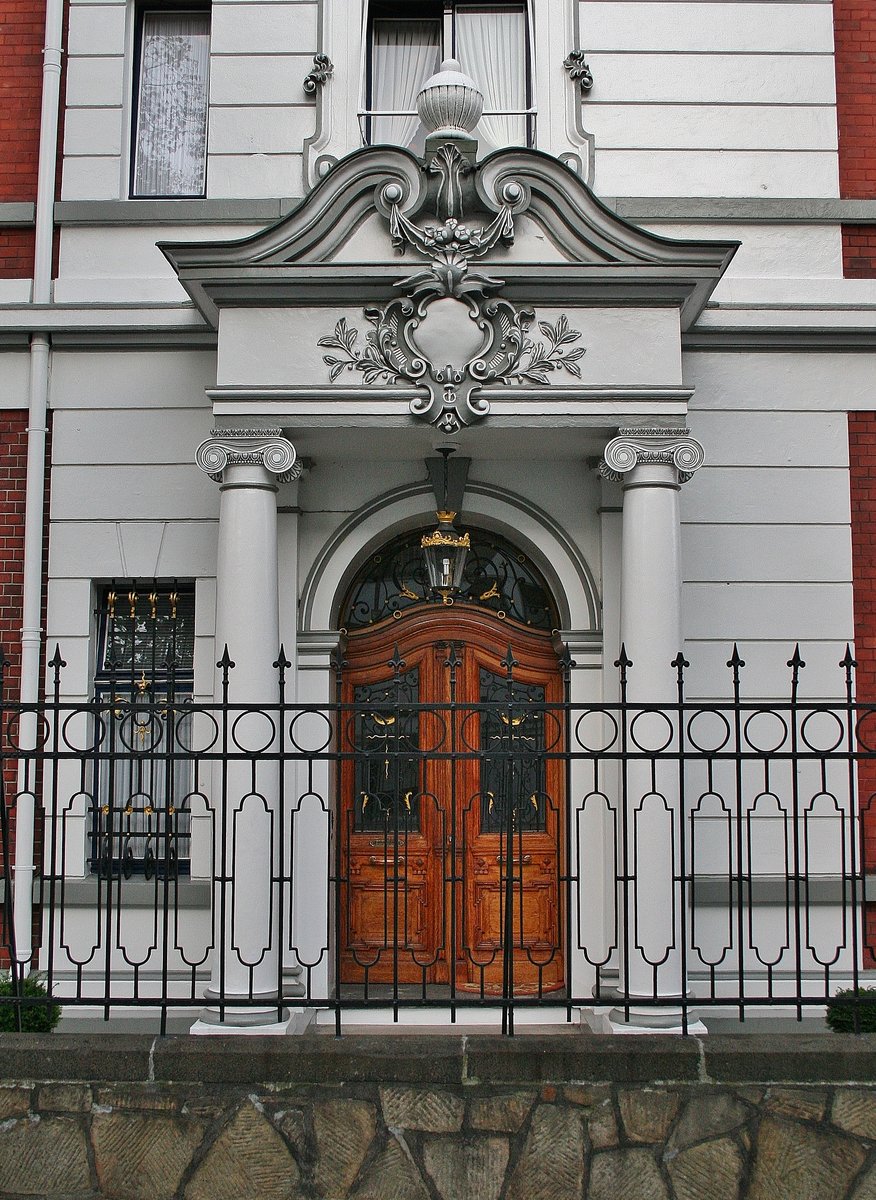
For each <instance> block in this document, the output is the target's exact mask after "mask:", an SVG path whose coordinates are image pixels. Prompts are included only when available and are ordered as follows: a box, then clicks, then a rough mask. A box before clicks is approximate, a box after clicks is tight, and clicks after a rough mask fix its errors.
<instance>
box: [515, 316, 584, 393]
mask: <svg viewBox="0 0 876 1200" xmlns="http://www.w3.org/2000/svg"><path fill="white" fill-rule="evenodd" d="M538 328H539V331H540V332H541V334H542V335H543V336H544V337H545V338H546V339H547V344H545V342H541V341H538V342H537V341H534V340H532V339H531V338H526V340H525V341H524V342H523V345H522V347H521V350H520V354H519V356H518V357H517V358H516V360H515V361H514V362H513V363H512V364H511V366H512V369H511V370H510V371H509V372H508V376H507V377H508V379H509V380H510V379H516V380H521V381H522V380H527V381H528V382H530V383H538V384H546V383H548V382H549V373H550V372H551V371H568V373H569V374H570V375H573V376H574V377H575V378H576V379H580V378H581V368H580V367H579V366H578V362H579V360H580V359H581V358H583V356H584V354H585V353H586V350H585V348H584V347H583V346H576V347H575V349H574V350H566V349H564V347H566V346H570V345H571V344H572V343H573V342H577V341H578V339H579V338H580V336H581V332H580V330H577V329H570V328H569V320H568V317H567V316H566V315H565V313H563V314H561V315H560V316H559V317H558V318H557V321H556V323H555V324H554V325H551V323H550V322H549V321H539V323H538Z"/></svg>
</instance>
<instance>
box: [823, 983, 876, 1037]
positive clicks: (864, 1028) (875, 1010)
mask: <svg viewBox="0 0 876 1200" xmlns="http://www.w3.org/2000/svg"><path fill="white" fill-rule="evenodd" d="M837 1000H840V1001H843V1000H845V1001H849V1003H846V1004H842V1003H840V1004H837V1003H836V1001H837ZM856 1016H857V1030H856V1027H855V1020H856ZM825 1020H826V1021H827V1023H828V1025H829V1026H830V1028H831V1029H832V1030H833V1031H834V1033H855V1032H859V1033H876V988H858V990H857V991H855V989H854V988H841V989H840V991H838V992H837V994H836V995H835V996H834V998H833V999H832V1000H830V1001H828V1005H827V1014H826V1016H825Z"/></svg>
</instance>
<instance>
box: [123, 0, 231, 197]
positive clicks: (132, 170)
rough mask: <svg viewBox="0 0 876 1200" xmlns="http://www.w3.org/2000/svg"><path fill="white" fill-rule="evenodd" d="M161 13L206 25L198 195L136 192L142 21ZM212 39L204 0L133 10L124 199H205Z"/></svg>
mask: <svg viewBox="0 0 876 1200" xmlns="http://www.w3.org/2000/svg"><path fill="white" fill-rule="evenodd" d="M160 13H164V14H167V15H176V16H180V15H182V14H185V13H192V14H195V13H198V14H206V15H207V17H208V23H209V33H208V39H209V47H208V51H207V74H206V77H205V81H204V87H205V97H204V98H205V106H204V108H205V111H204V160H203V164H202V171H201V175H202V184H201V190H200V191H198V192H140V191H138V190H137V187H136V181H137V158H138V146H137V142H138V139H137V133H138V128H139V119H140V107H141V106H140V95H141V92H140V82H141V78H142V74H143V33H144V26H145V24H146V18H147V17H148V16H151V15H153V14H160ZM212 38H213V10H212V5H211V4H210V3H206V2H205V0H164V2H161V0H158V2H155V0H153V2H152V3H150V2H149V0H144V2H143V3H141V4H138V5H137V6H136V8H135V10H134V39H133V48H132V70H131V120H130V129H129V138H128V158H129V162H128V199H129V200H203V199H204V198H205V197H206V195H207V166H208V158H209V145H208V135H209V126H210V60H211V53H212V49H211V48H212Z"/></svg>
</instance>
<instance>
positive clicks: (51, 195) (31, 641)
mask: <svg viewBox="0 0 876 1200" xmlns="http://www.w3.org/2000/svg"><path fill="white" fill-rule="evenodd" d="M63 28H64V0H47V4H46V35H45V45H44V47H43V92H42V111H41V113H40V149H39V173H38V176H37V196H36V216H35V233H36V245H35V249H34V265H33V291H32V293H31V302H32V303H33V304H34V305H38V304H40V305H41V304H50V303H51V300H52V247H53V241H54V233H55V222H54V206H55V175H56V161H57V150H58V125H59V113H60V98H61V36H62V33H63ZM49 346H50V343H49V337H48V335H47V334H45V333H34V334H33V335H32V337H31V342H30V394H29V397H28V423H27V483H26V493H25V509H24V572H23V573H24V585H23V596H22V610H23V611H22V629H21V702H22V704H36V702H37V701H38V699H39V694H40V648H41V645H42V628H41V626H40V617H41V615H42V613H41V608H42V585H43V507H44V504H45V489H46V479H45V474H46V468H45V461H46V409H47V406H48V395H49ZM20 734H21V739H22V740H21V745H22V746H23V747H25V748H26V747H29V746H30V747H33V746H35V745H36V719H35V717H33V716H32V717H31V718H30V719H29V720H27V721H25V720H24V719H22V722H21V730H20ZM34 768H35V764H34V763H32V764H31V771H30V773H29V778H28V775H27V773H26V772H25V770H24V769H23V767H20V768H19V773H18V780H19V783H18V790H19V797H18V803H17V807H16V822H15V867H14V876H13V878H14V886H13V904H14V914H15V946H16V957H17V958H18V961H19V962H20V963H21V964H22V965H24V964H27V963H29V962H30V959H31V955H32V949H31V947H32V934H31V929H32V922H33V881H34V871H35V868H34V824H35V818H36V796H35V794H34V792H33V791H32V790H27V791H25V790H24V789H25V788H29V789H32V788H33V787H34Z"/></svg>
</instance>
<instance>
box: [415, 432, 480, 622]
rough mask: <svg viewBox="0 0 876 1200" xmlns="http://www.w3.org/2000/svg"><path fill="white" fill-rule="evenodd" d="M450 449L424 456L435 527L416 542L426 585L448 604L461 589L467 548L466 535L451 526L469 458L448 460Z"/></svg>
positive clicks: (444, 448)
mask: <svg viewBox="0 0 876 1200" xmlns="http://www.w3.org/2000/svg"><path fill="white" fill-rule="evenodd" d="M454 450H455V447H453V446H442V447H440V448H439V450H438V453H439V454H440V455H441V458H427V459H426V467H427V468H428V471H429V476H430V478H431V481H432V489H433V491H434V492H435V504H436V507H437V512H436V514H435V515H436V517H437V518H438V527H437V529H433V530H432V532H431V533H424V534H423V538H422V540H421V542H420V546H421V548H422V551H423V561H424V563H425V565H426V574H427V577H428V580H429V587H430V589H431V591H432V593H433V594H434V595H436V596H440V597H441V599H442V600H443V601H444V603H445V604H450V603H452V602H453V598H454V596H457V595H459V592H460V591H461V589H462V573H463V570H464V569H465V559H466V555H467V554H468V552H469V549H470V548H471V539H470V538H469V535H468V534H467V533H460V532H459V531H458V530H457V529H455V528H454V525H453V522H454V520H455V519H456V514H457V513H458V512H459V510H460V509H461V507H462V498H463V495H464V493H465V482H466V479H467V477H468V468H469V463H470V462H471V459H469V458H456V459H453V460H452V461H451V457H450V456H451V455H452V454H453V453H454Z"/></svg>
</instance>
